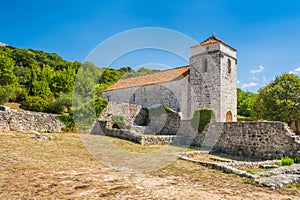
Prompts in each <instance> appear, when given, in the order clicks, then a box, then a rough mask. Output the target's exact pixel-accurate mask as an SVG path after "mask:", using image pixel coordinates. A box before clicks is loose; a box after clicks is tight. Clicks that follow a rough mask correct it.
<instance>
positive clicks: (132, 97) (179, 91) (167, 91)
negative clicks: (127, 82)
mask: <svg viewBox="0 0 300 200" xmlns="http://www.w3.org/2000/svg"><path fill="white" fill-rule="evenodd" d="M102 96H103V98H104V99H107V100H108V101H111V102H120V103H130V104H137V105H141V106H142V107H145V108H150V107H152V106H157V105H166V106H168V107H170V108H172V109H173V110H175V111H178V112H182V113H183V117H185V116H189V115H190V114H189V113H188V108H187V106H188V103H187V97H188V78H187V77H185V78H184V77H182V79H180V80H176V81H172V82H165V83H160V84H154V85H146V86H140V87H132V88H125V89H120V90H112V91H106V92H103V93H102Z"/></svg>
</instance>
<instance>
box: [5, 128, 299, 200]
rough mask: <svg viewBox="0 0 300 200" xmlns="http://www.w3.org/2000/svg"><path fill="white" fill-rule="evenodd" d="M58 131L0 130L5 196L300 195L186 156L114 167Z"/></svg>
mask: <svg viewBox="0 0 300 200" xmlns="http://www.w3.org/2000/svg"><path fill="white" fill-rule="evenodd" d="M56 136H57V139H56V140H52V141H43V142H39V141H36V140H35V139H32V138H29V135H26V134H15V133H13V134H10V135H8V134H0V141H1V146H0V157H1V160H0V199H21V198H24V199H29V198H34V199H55V198H57V199H300V191H299V187H298V188H289V187H285V188H282V189H279V190H270V189H267V188H262V187H259V186H256V185H252V184H251V180H250V179H246V178H241V177H237V176H235V175H232V174H224V173H222V172H219V171H216V170H213V169H208V168H205V167H202V166H199V165H197V164H194V163H190V162H187V161H183V160H177V161H175V162H173V163H171V164H170V165H168V166H167V167H165V168H163V169H160V170H157V171H153V172H150V173H129V172H124V171H118V170H114V169H111V168H108V167H106V166H105V165H103V164H101V163H100V162H99V161H98V160H96V159H94V158H93V157H92V156H91V155H90V154H89V153H88V152H87V150H86V149H85V147H84V146H83V144H82V142H81V140H80V138H79V137H78V136H77V135H70V134H64V135H56ZM114 140H116V141H118V142H119V143H123V141H119V140H117V139H114ZM124 143H126V145H131V144H129V143H128V142H124ZM133 146H134V145H133ZM134 147H135V146H134ZM137 148H138V147H137ZM249 183H250V184H249ZM290 187H291V186H290Z"/></svg>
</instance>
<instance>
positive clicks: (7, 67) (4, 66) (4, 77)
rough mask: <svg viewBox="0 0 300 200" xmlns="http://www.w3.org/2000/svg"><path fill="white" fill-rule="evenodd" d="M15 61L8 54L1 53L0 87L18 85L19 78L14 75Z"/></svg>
mask: <svg viewBox="0 0 300 200" xmlns="http://www.w3.org/2000/svg"><path fill="white" fill-rule="evenodd" d="M14 64H15V63H14V61H13V59H11V58H10V57H8V56H7V54H6V53H3V52H1V53H0V85H11V84H14V83H16V81H17V78H16V76H15V75H14V73H13V70H14Z"/></svg>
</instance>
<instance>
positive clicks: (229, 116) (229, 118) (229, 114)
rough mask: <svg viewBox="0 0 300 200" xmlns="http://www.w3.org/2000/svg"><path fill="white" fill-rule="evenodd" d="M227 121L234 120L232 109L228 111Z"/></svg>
mask: <svg viewBox="0 0 300 200" xmlns="http://www.w3.org/2000/svg"><path fill="white" fill-rule="evenodd" d="M226 122H232V113H231V111H228V112H227V113H226Z"/></svg>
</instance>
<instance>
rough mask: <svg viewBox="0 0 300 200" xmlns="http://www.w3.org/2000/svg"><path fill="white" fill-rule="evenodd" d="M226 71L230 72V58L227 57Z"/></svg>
mask: <svg viewBox="0 0 300 200" xmlns="http://www.w3.org/2000/svg"><path fill="white" fill-rule="evenodd" d="M227 72H228V74H231V60H230V59H229V58H228V60H227Z"/></svg>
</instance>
